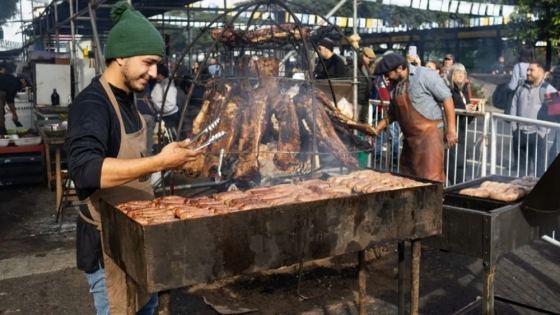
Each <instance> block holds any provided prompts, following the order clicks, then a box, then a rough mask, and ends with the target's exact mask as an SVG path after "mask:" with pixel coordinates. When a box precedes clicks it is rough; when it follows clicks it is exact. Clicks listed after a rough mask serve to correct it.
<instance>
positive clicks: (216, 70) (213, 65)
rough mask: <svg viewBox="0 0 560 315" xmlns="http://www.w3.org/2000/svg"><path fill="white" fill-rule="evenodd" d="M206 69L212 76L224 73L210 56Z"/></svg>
mask: <svg viewBox="0 0 560 315" xmlns="http://www.w3.org/2000/svg"><path fill="white" fill-rule="evenodd" d="M208 71H209V72H210V74H211V75H212V78H216V77H221V76H223V74H224V70H223V69H222V66H220V64H219V63H218V62H217V61H216V58H210V62H209V65H208Z"/></svg>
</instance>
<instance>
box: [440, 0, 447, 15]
mask: <svg viewBox="0 0 560 315" xmlns="http://www.w3.org/2000/svg"><path fill="white" fill-rule="evenodd" d="M441 12H449V0H443V1H442V5H441Z"/></svg>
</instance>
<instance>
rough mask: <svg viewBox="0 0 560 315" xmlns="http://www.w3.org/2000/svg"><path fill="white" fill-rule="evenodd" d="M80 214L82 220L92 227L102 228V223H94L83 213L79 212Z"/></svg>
mask: <svg viewBox="0 0 560 315" xmlns="http://www.w3.org/2000/svg"><path fill="white" fill-rule="evenodd" d="M78 214H79V215H80V218H82V219H83V220H84V221H86V222H87V223H89V224H92V225H95V226H96V227H100V226H101V223H99V222H95V221H93V220H92V219H90V218H88V217H86V215H85V214H83V213H82V211H78Z"/></svg>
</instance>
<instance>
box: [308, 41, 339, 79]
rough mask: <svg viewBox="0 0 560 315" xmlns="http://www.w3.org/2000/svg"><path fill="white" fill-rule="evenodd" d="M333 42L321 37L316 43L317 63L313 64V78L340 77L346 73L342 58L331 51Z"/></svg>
mask: <svg viewBox="0 0 560 315" xmlns="http://www.w3.org/2000/svg"><path fill="white" fill-rule="evenodd" d="M333 49H334V43H333V41H332V40H330V39H329V38H323V39H321V40H320V41H319V43H318V44H317V54H318V55H319V58H317V64H316V66H315V72H314V75H315V79H319V80H321V79H334V78H342V77H344V75H345V73H346V70H345V69H346V65H345V64H344V59H342V57H340V56H339V55H337V54H335V53H334V52H333Z"/></svg>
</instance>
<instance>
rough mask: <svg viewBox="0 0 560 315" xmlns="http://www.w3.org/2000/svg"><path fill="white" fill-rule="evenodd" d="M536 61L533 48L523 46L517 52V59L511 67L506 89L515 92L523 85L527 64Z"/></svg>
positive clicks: (525, 78)
mask: <svg viewBox="0 0 560 315" xmlns="http://www.w3.org/2000/svg"><path fill="white" fill-rule="evenodd" d="M535 61H536V57H535V49H534V48H533V46H530V45H525V46H523V47H522V48H521V50H520V51H519V59H518V60H517V63H516V64H515V65H514V66H513V70H512V72H511V79H510V80H509V85H508V88H509V89H510V90H511V91H515V90H516V89H517V88H518V87H519V86H521V85H523V83H524V82H525V80H527V69H528V68H529V64H530V63H532V62H535Z"/></svg>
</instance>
